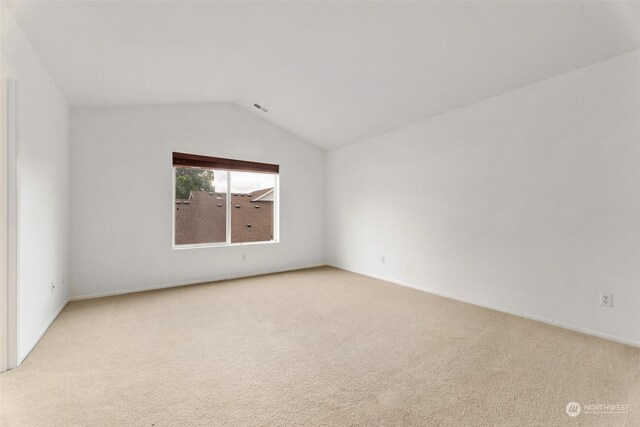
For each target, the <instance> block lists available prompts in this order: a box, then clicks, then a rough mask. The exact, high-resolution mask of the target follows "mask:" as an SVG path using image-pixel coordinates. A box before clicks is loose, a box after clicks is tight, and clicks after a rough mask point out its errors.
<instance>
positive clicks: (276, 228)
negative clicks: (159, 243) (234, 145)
mask: <svg viewBox="0 0 640 427" xmlns="http://www.w3.org/2000/svg"><path fill="white" fill-rule="evenodd" d="M178 167H180V166H173V167H172V168H171V173H172V178H171V180H172V186H171V194H172V196H171V201H172V205H171V208H172V209H171V248H172V249H173V250H183V249H206V248H220V247H228V246H250V245H270V244H275V243H280V174H277V173H274V174H272V175H275V176H274V178H275V179H274V183H273V194H274V197H273V240H264V241H261V242H239V243H232V242H231V172H232V171H231V170H228V169H213V168H199V169H203V170H205V169H206V170H212V171H215V172H226V174H227V197H226V201H225V202H226V209H227V217H226V222H227V224H226V237H227V239H226V241H224V242H212V243H193V244H186V245H178V244H176V169H177V168H178ZM251 173H268V172H251Z"/></svg>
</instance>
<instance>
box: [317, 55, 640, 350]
mask: <svg viewBox="0 0 640 427" xmlns="http://www.w3.org/2000/svg"><path fill="white" fill-rule="evenodd" d="M639 79H640V51H635V52H632V53H629V54H626V55H623V56H619V57H616V58H613V59H610V60H607V61H605V62H602V63H598V64H595V65H592V66H589V67H586V68H583V69H580V70H578V71H575V72H572V73H569V74H565V75H562V76H559V77H556V78H553V79H550V80H547V81H544V82H541V83H539V84H535V85H533V86H529V87H526V88H523V89H520V90H517V91H514V92H510V93H508V94H505V95H502V96H499V97H496V98H493V99H490V100H488V101H485V102H482V103H479V104H475V105H472V106H469V107H466V108H463V109H460V110H456V111H453V112H450V113H447V114H444V115H441V116H438V117H435V118H433V119H430V120H426V121H423V122H419V123H416V124H414V125H411V126H408V127H404V128H401V129H398V130H396V131H393V132H390V133H387V134H384V135H381V136H378V137H375V138H372V139H369V140H366V141H362V142H360V143H357V144H354V145H351V146H347V147H345V148H342V149H337V150H334V151H331V152H330V153H329V154H328V157H327V163H328V165H327V182H328V184H327V194H328V198H327V207H328V226H327V227H328V247H327V251H328V259H329V262H330V263H331V264H333V265H336V266H339V267H343V268H346V269H351V270H354V271H358V272H362V273H364V274H369V275H375V276H380V277H384V278H388V279H391V280H394V281H397V282H400V283H403V284H407V285H410V286H414V287H418V288H421V289H425V290H430V291H432V292H435V293H440V294H444V295H449V296H452V297H454V298H458V299H463V300H467V301H472V302H475V303H478V304H482V305H489V306H494V307H497V308H500V309H503V310H506V311H510V312H515V313H520V314H524V315H527V316H530V317H533V318H538V319H542V320H545V321H549V322H558V323H560V324H562V325H565V326H569V327H573V328H576V329H581V330H585V331H589V332H592V333H596V334H599V335H602V336H609V337H613V338H617V339H619V340H623V341H626V342H631V343H635V344H636V345H640V80H639ZM381 256H386V262H385V263H384V264H383V263H382V262H381ZM601 291H605V292H611V293H613V295H614V299H613V301H614V307H613V308H606V307H601V306H600V305H599V292H601Z"/></svg>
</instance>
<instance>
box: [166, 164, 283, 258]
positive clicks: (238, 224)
mask: <svg viewBox="0 0 640 427" xmlns="http://www.w3.org/2000/svg"><path fill="white" fill-rule="evenodd" d="M181 156H183V157H184V158H181ZM173 163H174V182H175V189H174V190H175V191H174V199H175V200H174V245H175V246H188V245H198V246H203V245H204V246H206V245H212V246H213V245H225V244H238V243H249V242H270V241H277V227H276V225H277V202H278V198H277V194H278V193H277V191H278V188H277V184H278V179H277V178H278V166H277V165H268V164H262V163H255V162H245V161H238V160H230V159H220V158H211V157H205V156H195V155H187V154H180V153H174V162H173ZM202 165H204V166H207V165H211V166H215V167H202ZM221 166H226V168H222V167H221ZM253 169H258V170H259V171H254V170H253ZM265 170H266V172H265Z"/></svg>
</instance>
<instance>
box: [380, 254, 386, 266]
mask: <svg viewBox="0 0 640 427" xmlns="http://www.w3.org/2000/svg"><path fill="white" fill-rule="evenodd" d="M385 261H386V259H385V256H384V255H382V256H381V257H380V262H381V263H383V264H384V262H385Z"/></svg>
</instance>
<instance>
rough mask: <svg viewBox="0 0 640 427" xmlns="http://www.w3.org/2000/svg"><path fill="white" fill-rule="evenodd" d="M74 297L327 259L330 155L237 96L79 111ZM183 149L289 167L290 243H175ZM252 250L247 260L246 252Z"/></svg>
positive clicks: (75, 117) (283, 182)
mask: <svg viewBox="0 0 640 427" xmlns="http://www.w3.org/2000/svg"><path fill="white" fill-rule="evenodd" d="M70 132H71V145H72V150H71V178H72V179H71V182H72V184H71V195H72V200H71V218H72V223H73V227H72V233H71V260H72V267H71V281H72V295H73V296H87V295H96V294H98V295H100V294H109V293H118V292H126V291H130V290H133V289H142V288H152V287H160V286H170V285H176V284H182V283H193V282H200V281H209V280H214V279H221V278H226V277H235V276H242V275H249V274H256V273H262V272H272V271H282V270H287V269H294V268H299V267H305V266H309V265H317V264H324V262H325V237H324V236H325V227H324V222H325V221H324V215H325V211H324V196H325V190H324V185H325V157H326V154H325V153H324V152H323V151H321V150H320V149H318V148H316V147H313V146H311V145H309V144H307V143H305V142H304V141H301V140H300V139H298V138H296V137H294V136H293V135H291V134H289V133H286V132H285V131H283V130H281V129H279V128H277V127H275V126H273V125H271V124H269V123H268V122H266V121H265V120H263V119H261V118H259V117H257V116H255V115H253V114H250V113H248V112H245V111H243V110H242V109H240V108H238V107H237V106H234V105H231V104H212V105H191V106H153V107H104V108H101V107H99V108H73V109H72V110H71V131H70ZM173 151H179V152H186V153H194V154H202V155H211V156H216V157H226V158H237V159H243V160H251V161H258V162H267V163H277V164H279V165H280V169H281V172H280V199H281V201H280V210H281V215H280V240H281V241H280V243H277V244H262V245H246V246H233V247H217V248H206V249H180V250H172V248H171V244H172V235H171V233H172V231H171V230H172V228H171V226H172V224H171V221H172V209H173V208H174V206H173V199H172V191H173V189H172V173H173V172H172V164H171V153H172V152H173ZM243 254H246V255H247V259H246V261H243V260H242V255H243Z"/></svg>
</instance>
